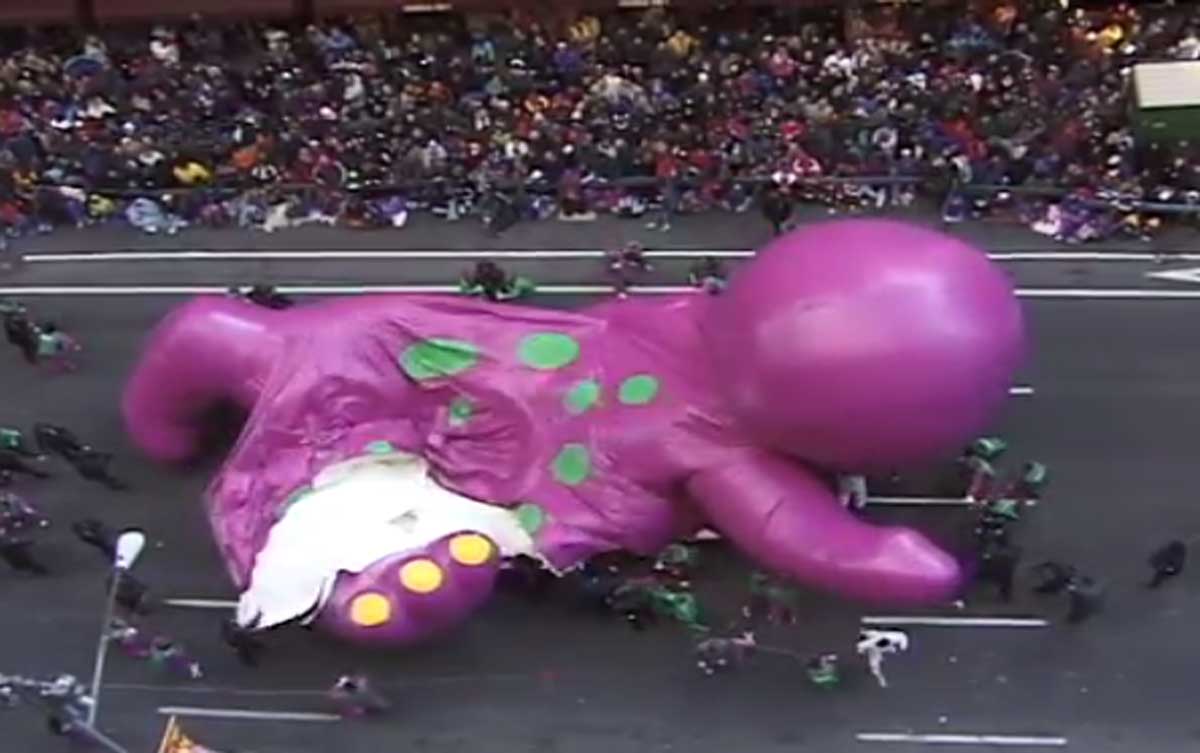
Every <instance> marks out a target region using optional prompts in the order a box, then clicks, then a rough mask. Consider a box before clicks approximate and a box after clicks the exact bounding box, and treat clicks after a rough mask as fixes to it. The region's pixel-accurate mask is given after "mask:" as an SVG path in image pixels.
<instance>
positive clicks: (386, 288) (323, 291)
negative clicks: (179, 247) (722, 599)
mask: <svg viewBox="0 0 1200 753" xmlns="http://www.w3.org/2000/svg"><path fill="white" fill-rule="evenodd" d="M228 289H229V285H161V286H160V285H63V286H36V285H35V286H29V287H3V288H0V295H3V296H35V297H40V296H105V295H110V296H139V295H140V296H150V295H206V294H212V293H221V294H223V293H225V292H226V291H227V290H228ZM278 290H279V292H281V293H288V294H293V295H360V294H367V293H457V292H458V286H457V285H429V284H420V285H280V286H279V287H278ZM629 292H630V293H632V294H635V295H667V294H676V293H694V292H696V289H695V288H693V287H691V286H689V285H641V286H634V287H631V288H630V289H629ZM610 293H612V286H611V285H543V286H539V287H538V289H537V294H538V295H608V294H610ZM1017 296H1018V297H1020V298H1062V299H1083V300H1109V299H1128V300H1160V299H1161V300H1194V299H1198V298H1200V290H1158V289H1150V288H1110V289H1105V288H1018V289H1017Z"/></svg>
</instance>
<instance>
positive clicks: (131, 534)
mask: <svg viewBox="0 0 1200 753" xmlns="http://www.w3.org/2000/svg"><path fill="white" fill-rule="evenodd" d="M145 546H146V534H144V533H142V532H141V531H139V530H136V529H129V530H126V531H122V532H121V535H120V536H118V537H117V542H116V546H115V547H114V553H113V561H112V577H111V578H110V579H109V584H108V596H107V598H106V600H105V603H104V622H102V623H100V642H99V644H98V645H97V646H96V665H95V668H94V669H93V670H92V691H91V695H92V703H91V705H90V706H89V707H88V712H87V723H88V726H89V727H94V726H95V724H96V713H97V712H98V711H99V709H100V680H101V678H102V677H103V676H104V659H105V657H106V656H107V655H108V642H109V633H110V632H111V629H112V618H113V611H114V609H115V608H116V602H117V590H118V589H119V588H120V587H121V576H122V575H124V574H125V573H126V572H127V571H128V570H129V569H130V568H131V567H133V563H134V562H136V561H137V558H138V555H140V554H141V553H142V549H143V548H144V547H145Z"/></svg>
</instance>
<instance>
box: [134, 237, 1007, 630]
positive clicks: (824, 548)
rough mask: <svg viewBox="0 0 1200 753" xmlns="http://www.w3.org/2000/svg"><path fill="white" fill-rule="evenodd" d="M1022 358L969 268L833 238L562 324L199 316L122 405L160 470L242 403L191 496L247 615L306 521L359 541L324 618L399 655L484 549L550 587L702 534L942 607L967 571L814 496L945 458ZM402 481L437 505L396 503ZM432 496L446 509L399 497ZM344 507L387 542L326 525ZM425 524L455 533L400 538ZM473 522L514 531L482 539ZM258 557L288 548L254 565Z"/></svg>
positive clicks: (939, 241)
mask: <svg viewBox="0 0 1200 753" xmlns="http://www.w3.org/2000/svg"><path fill="white" fill-rule="evenodd" d="M1024 351H1025V334H1024V325H1023V321H1022V315H1021V310H1020V306H1019V303H1018V301H1017V299H1016V297H1015V294H1014V291H1013V289H1012V287H1011V285H1010V283H1009V281H1008V279H1007V277H1006V276H1005V274H1004V273H1003V272H1002V271H1000V270H999V269H997V268H996V267H995V266H994V265H992V264H991V263H990V262H989V261H988V259H987V258H986V257H985V256H984V255H983V254H982V253H980V252H979V251H978V250H976V249H974V248H971V247H970V246H968V245H966V244H964V243H963V242H961V241H959V240H956V239H953V238H951V237H948V236H945V235H943V234H940V233H937V232H935V231H932V230H928V229H924V228H920V227H916V226H911V225H908V224H903V223H896V222H890V221H878V220H849V221H835V222H828V223H821V224H816V225H811V226H808V227H805V228H801V229H799V230H797V231H795V232H792V233H789V234H787V235H784V236H781V237H779V238H777V239H776V240H774V241H773V242H771V243H770V244H769V245H767V246H766V247H765V248H763V249H762V250H761V251H760V252H759V254H758V255H757V256H756V257H755V258H754V259H753V260H751V261H749V262H748V263H747V264H745V265H744V266H743V267H742V268H741V269H739V270H738V271H737V273H736V274H735V275H733V277H732V279H731V281H730V284H729V287H728V289H727V290H726V291H725V293H724V294H722V295H721V296H709V295H702V294H685V295H678V296H643V297H634V298H632V299H627V300H619V301H618V300H614V301H611V302H606V303H601V304H599V305H595V306H591V307H588V308H584V309H581V310H577V311H571V312H564V311H555V310H547V309H538V308H529V307H521V306H517V305H513V304H492V303H489V302H486V301H477V300H472V299H468V298H462V297H450V296H362V297H354V298H342V299H333V300H327V301H322V302H317V303H313V304H310V305H304V306H298V307H295V308H292V309H289V310H285V311H271V310H267V309H263V308H259V307H255V306H253V305H251V304H248V303H246V302H244V301H240V300H236V299H231V298H220V297H206V298H199V299H196V300H193V301H191V302H189V303H187V304H185V305H183V306H181V307H180V308H178V309H177V310H175V311H174V312H172V313H171V314H170V315H169V316H168V317H167V318H166V319H165V321H163V322H162V323H161V324H160V325H159V327H158V328H157V329H156V330H155V332H154V333H153V334H152V336H151V337H150V339H149V342H148V344H147V346H146V350H145V354H144V356H143V357H142V360H141V362H140V363H139V364H138V366H137V368H136V370H135V372H134V374H133V376H132V378H131V381H130V382H129V384H128V386H127V390H126V394H125V397H124V404H123V410H124V416H125V420H126V424H127V427H128V430H129V432H130V433H131V435H132V437H133V438H134V440H135V441H136V442H137V443H138V444H139V445H140V447H142V448H143V449H144V450H145V452H147V453H148V454H149V455H151V456H153V457H155V458H157V459H160V460H163V461H178V460H183V459H186V458H188V457H190V456H192V455H193V454H194V453H195V452H197V451H198V449H199V446H200V440H201V438H202V437H203V436H204V433H205V415H206V414H207V413H208V412H209V410H210V409H212V408H213V407H215V406H217V405H219V404H222V403H232V404H235V405H237V406H239V407H240V408H241V409H243V410H244V411H245V412H246V414H247V419H246V422H245V426H244V428H243V430H242V433H241V436H240V438H239V440H238V441H237V443H236V446H235V447H234V448H233V450H232V452H231V453H230V456H229V458H228V460H227V462H226V463H225V465H224V466H223V468H222V469H221V470H220V472H219V474H218V475H217V477H216V479H215V480H214V481H213V483H212V485H211V487H210V488H209V490H208V492H207V495H206V496H207V505H208V515H209V519H210V521H211V523H212V527H213V530H214V532H215V536H216V539H217V542H218V544H219V546H220V550H221V553H222V555H223V557H224V559H225V561H226V563H227V565H228V569H229V571H230V573H231V575H232V577H233V580H234V582H235V584H236V585H237V586H238V587H239V589H242V590H243V591H244V592H247V593H249V592H250V591H253V590H254V589H255V588H258V587H257V586H255V585H254V581H255V579H256V578H257V577H259V575H258V574H257V573H256V568H258V570H259V571H261V578H260V580H262V581H263V583H265V584H266V585H264V586H262V588H261V589H259V590H260V591H261V592H262V593H263V594H268V593H271V594H274V593H276V592H279V591H280V589H284V590H286V588H285V586H286V584H282V583H280V582H278V581H280V580H286V576H285V575H281V573H285V572H286V567H284V568H283V569H280V568H279V567H275V566H274V565H271V564H270V563H268V562H267V560H270V559H272V557H273V558H274V559H275V560H278V561H279V562H284V563H286V562H293V563H298V562H300V561H301V560H302V559H305V558H309V555H308V554H307V553H302V552H295V551H285V550H286V549H287V547H290V548H291V549H293V550H294V549H296V548H298V547H299V546H300V544H288V543H287V542H289V541H293V540H294V541H299V542H303V541H308V542H309V543H310V544H312V543H313V542H312V537H313V536H315V535H317V534H314V533H312V529H311V526H310V528H308V529H304V526H303V525H302V524H301V523H300V522H296V524H295V525H293V526H292V528H294V529H295V531H297V532H296V533H294V536H295V537H296V538H295V539H289V538H288V537H289V536H291V535H293V534H291V533H288V531H287V530H285V526H283V525H282V523H284V522H287V521H288V520H289V516H292V515H293V513H292V512H289V510H294V514H295V518H294V519H295V520H296V521H301V520H302V517H301V515H300V511H301V510H302V509H306V510H308V511H309V512H310V517H311V519H312V520H316V521H325V522H324V523H317V524H313V525H318V526H320V525H324V526H325V537H324V541H325V542H326V543H325V544H319V543H318V544H315V545H314V546H317V547H318V548H320V547H322V546H326V545H327V546H328V547H330V548H331V549H347V550H350V549H355V548H356V547H357V544H356V542H355V541H342V540H338V537H343V538H344V537H355V536H359V535H362V536H363V537H364V541H366V539H367V538H371V539H372V543H371V544H370V545H369V546H368V545H366V544H364V545H363V546H362V547H359V548H358V551H357V559H356V557H355V556H353V554H354V553H348V554H347V556H348V557H349V559H350V560H355V562H354V564H353V565H345V564H342V565H339V564H337V563H338V560H336V559H330V561H329V562H327V563H325V565H323V567H326V568H335V569H336V570H337V572H332V573H326V574H325V577H324V578H323V580H321V585H320V595H319V596H318V597H317V598H318V601H317V602H316V606H317V607H318V608H319V609H318V616H317V621H318V624H320V625H322V626H323V627H325V628H326V629H328V630H330V631H332V632H333V633H335V634H338V635H340V636H343V637H346V638H349V639H352V640H357V641H361V642H368V643H377V644H393V643H405V642H410V641H413V640H417V639H419V638H422V637H425V636H428V635H429V634H430V633H433V632H437V631H440V630H443V629H446V628H448V627H450V626H451V625H453V624H454V623H456V622H458V621H460V620H461V619H463V618H465V617H466V616H467V615H468V614H469V613H470V612H471V611H472V610H474V609H475V608H476V607H478V606H479V605H480V604H481V603H483V601H484V600H486V598H487V596H488V595H489V593H490V591H491V588H492V585H493V582H494V579H495V575H496V571H497V569H498V568H499V566H500V563H501V561H502V559H503V557H504V556H507V555H510V554H513V553H516V552H520V551H526V550H527V551H528V552H529V553H531V554H532V555H533V556H536V557H538V558H540V559H542V560H543V561H544V562H545V563H547V565H549V566H550V567H552V568H554V569H556V570H558V571H562V570H565V569H568V568H570V567H572V566H575V565H577V564H579V563H580V562H582V561H583V560H585V559H587V558H589V557H591V556H593V555H596V554H598V553H601V552H607V551H612V550H629V551H633V552H638V553H647V554H648V553H653V552H656V551H658V550H660V549H661V548H663V547H664V546H665V545H667V544H669V543H670V542H672V541H674V540H677V539H678V538H680V537H682V536H686V535H688V534H690V533H693V532H695V531H696V530H697V529H699V528H701V527H704V526H711V527H713V528H715V529H717V530H719V531H720V532H721V533H722V534H723V535H725V536H726V537H727V538H728V539H730V540H731V541H732V542H733V544H735V545H736V546H737V547H739V548H740V549H741V550H742V551H743V552H745V554H746V555H747V556H749V557H750V558H751V559H753V560H754V561H755V562H756V563H757V564H759V565H760V566H762V567H765V568H769V569H771V570H773V571H775V572H777V573H779V574H781V575H784V576H788V577H791V578H794V579H795V580H797V581H799V582H801V583H805V584H808V585H810V586H813V587H816V588H820V589H823V590H826V591H830V592H834V593H837V594H840V595H842V596H845V597H849V598H855V599H862V600H870V601H876V602H888V603H896V604H916V603H930V602H937V601H939V600H944V599H947V598H950V597H952V596H953V595H954V594H955V593H956V592H957V590H958V589H959V587H960V585H961V581H962V578H963V572H962V569H961V566H960V564H959V563H958V562H957V561H956V560H955V558H954V557H952V556H951V555H950V554H948V553H946V552H944V551H943V550H942V549H940V548H939V547H938V546H936V545H935V544H933V543H932V542H931V541H930V540H928V539H927V538H926V537H925V536H923V535H922V534H920V533H918V532H916V531H914V530H911V529H909V528H903V527H882V526H875V525H871V524H869V523H867V522H864V521H862V520H860V519H859V518H857V517H855V515H854V514H852V513H851V512H849V511H846V510H844V509H842V508H841V507H840V506H839V505H838V504H837V501H836V497H835V494H836V492H835V489H834V488H833V487H832V486H831V483H830V482H831V478H832V476H833V474H836V473H839V472H866V471H872V470H890V469H895V468H902V467H904V466H907V465H909V464H914V463H920V462H925V461H929V460H931V459H935V458H938V457H940V456H943V455H944V454H946V453H949V452H952V451H953V450H955V449H957V448H958V447H959V446H961V445H962V444H963V443H965V442H966V441H967V440H969V439H970V438H971V437H972V436H974V435H975V434H976V433H977V432H979V431H981V430H982V429H984V428H985V427H986V425H987V423H988V422H989V420H991V418H992V417H993V416H994V414H995V412H996V410H997V408H998V407H999V406H1000V405H1001V404H1002V402H1003V401H1004V400H1005V398H1006V396H1007V394H1008V389H1009V387H1010V385H1011V381H1012V379H1013V377H1014V374H1015V371H1016V369H1017V368H1018V366H1019V365H1020V363H1021V360H1022V359H1023V357H1024ZM389 464H392V465H389ZM364 467H365V468H368V470H362V468H364ZM405 468H408V469H409V471H405V470H404V469H405ZM413 468H416V469H418V470H419V475H420V476H421V478H422V479H424V481H423V483H426V484H428V485H429V487H431V488H428V489H426V490H425V491H423V492H421V491H413V490H414V489H416V488H417V487H416V486H413V485H414V484H420V483H422V481H420V480H414V479H413V478H412V469H413ZM331 469H334V470H336V471H337V473H336V474H334V476H335V478H333V480H332V481H329V480H325V481H322V476H323V474H326V475H327V474H329V473H330V471H331ZM406 472H407V473H408V474H409V475H408V476H405V475H404V474H405V473H406ZM347 474H349V477H353V478H354V479H357V480H355V481H353V483H355V484H359V486H353V485H351V486H346V485H345V484H346V483H347V482H346V481H345V479H346V478H348V476H347ZM371 474H375V476H371ZM339 479H340V480H339ZM372 479H373V480H372ZM403 479H407V480H403ZM339 484H342V485H341V486H338V485H339ZM372 484H374V486H372ZM432 487H436V488H432ZM393 488H394V489H396V490H398V491H396V492H395V493H394V494H392V493H390V492H388V491H386V490H388V489H393ZM421 488H425V487H421ZM356 489H359V490H361V491H358V492H355V491H354V490H356ZM339 490H340V491H339ZM406 490H407V491H406ZM352 492H353V493H352ZM426 494H427V495H429V496H428V499H430V500H433V499H435V498H437V495H438V494H441V495H444V497H445V498H446V499H450V498H453V499H454V500H461V502H454V503H446V504H445V505H443V503H442V502H428V503H419V504H418V503H415V502H412V503H411V504H406V502H405V500H408V501H409V502H411V501H412V499H414V498H416V497H423V495H426ZM339 495H340V496H339ZM365 496H375V497H381V499H372V500H369V501H368V500H364V497H365ZM389 496H392V497H395V499H389V498H388V497H389ZM480 503H484V504H482V505H481V504H480ZM305 505H308V507H304V506H305ZM388 505H394V506H395V509H394V512H395V515H392V516H391V517H389V515H391V513H392V512H393V510H392V509H391V508H389V507H388ZM434 505H439V507H437V508H436V509H435V507H434ZM455 505H458V507H455ZM360 506H362V507H363V512H362V513H361V514H362V518H363V520H364V521H376V522H378V521H383V523H380V524H379V525H376V524H375V523H372V524H370V525H368V524H367V523H363V524H362V525H361V526H359V528H357V529H356V528H355V527H354V525H349V524H348V525H346V526H341V525H340V524H339V523H338V522H337V520H338V510H339V509H342V510H347V511H350V510H354V511H356V512H353V513H351V512H347V513H346V516H357V515H359V512H357V511H358V510H359V507H360ZM443 508H444V509H451V508H454V509H455V510H461V514H460V513H459V512H455V513H453V514H451V513H445V514H444V515H442V518H443V519H442V520H441V521H440V522H439V524H438V525H436V526H432V527H429V528H427V529H422V528H421V525H422V523H421V521H422V520H423V519H424V518H432V517H436V514H437V513H436V511H437V510H441V509H443ZM481 508H487V510H483V511H482V512H484V513H487V512H491V513H494V514H503V515H506V516H511V519H512V521H513V523H514V527H517V526H519V531H518V532H517V534H513V533H511V531H508V529H507V528H505V526H506V524H505V523H504V522H503V521H497V520H494V519H490V520H489V521H487V522H486V523H485V522H482V521H483V519H484V517H486V515H483V514H481V515H478V516H476V513H475V512H472V511H473V510H474V511H480V510H481ZM497 511H499V512H497ZM475 517H478V518H479V520H480V521H481V522H480V524H479V525H478V526H476V525H474V523H473V520H474V519H475ZM277 524H278V525H277ZM384 524H386V525H396V526H399V527H400V528H398V529H397V530H400V529H403V528H404V526H408V528H406V529H404V530H405V531H407V533H406V534H402V533H398V534H397V536H396V538H395V541H396V542H403V543H402V548H400V549H399V550H397V551H389V550H388V541H390V540H376V539H379V538H380V537H379V536H378V535H376V534H377V533H378V531H379V529H380V525H384ZM301 529H304V530H307V531H309V532H308V533H304V532H303V531H302V530H301ZM368 530H369V531H373V532H375V533H371V534H368V533H366V531H368ZM422 530H428V531H430V532H431V533H430V535H434V536H435V538H434V539H433V540H429V541H423V540H421V539H420V537H421V535H423V534H421V533H420V532H421V531H422ZM356 531H358V533H356ZM498 531H499V532H498ZM518 534H521V535H525V536H527V539H526V540H525V542H524V543H522V542H521V541H518V539H520V538H521V535H518ZM273 536H274V537H275V538H277V539H278V540H279V541H280V542H283V543H282V544H280V545H279V547H278V548H279V549H280V552H279V554H278V555H277V556H276V555H272V557H267V556H266V554H265V553H264V549H267V550H268V551H269V550H270V547H269V546H268V544H269V540H270V539H272V537H273ZM306 536H308V537H309V538H308V539H305V537H306ZM414 537H416V538H414ZM505 537H508V539H509V540H508V541H499V539H501V538H505ZM384 539H386V536H384ZM397 546H401V545H400V544H397ZM380 547H382V548H380ZM376 554H378V555H379V556H378V557H376V559H374V560H373V561H371V562H363V561H362V560H363V559H364V558H366V557H367V556H368V555H369V556H375V555H376ZM310 559H311V558H310ZM259 560H262V563H259ZM288 566H294V567H302V565H299V564H295V565H288ZM272 567H274V568H275V569H274V570H272ZM271 579H274V583H273V584H272V583H268V581H269V580H271ZM314 582H316V581H314ZM306 588H307V586H306ZM272 589H273V590H272ZM306 593H308V592H307V591H306ZM271 598H274V597H271ZM280 598H281V599H282V598H283V597H280ZM308 598H309V599H310V601H311V598H312V597H311V596H310V597H308ZM269 601H270V598H268V596H266V595H264V596H262V602H263V603H264V604H266V603H268V602H269ZM281 603H282V602H281ZM309 606H310V608H311V606H312V605H311V604H310V605H309ZM284 611H288V610H284ZM292 611H295V610H292Z"/></svg>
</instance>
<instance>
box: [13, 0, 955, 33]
mask: <svg viewBox="0 0 1200 753" xmlns="http://www.w3.org/2000/svg"><path fill="white" fill-rule="evenodd" d="M869 1H870V2H872V3H876V4H881V5H882V4H886V3H887V2H895V1H896V0H869ZM909 1H910V2H917V1H920V2H923V4H927V5H949V4H954V3H956V2H960V0H909ZM770 5H775V6H786V7H787V8H789V9H803V8H822V7H834V6H838V5H841V3H840V2H838V0H786V1H782V0H556V1H555V2H554V3H553V7H550V4H548V3H547V2H546V0H170V2H162V0H38V2H17V1H16V0H4V1H3V2H0V26H9V27H12V26H29V25H35V26H37V25H47V26H76V25H82V24H89V23H100V24H120V23H130V22H155V21H179V20H183V19H186V18H190V17H192V16H197V15H198V16H202V17H205V18H216V19H239V18H244V19H248V20H249V19H264V18H280V19H283V18H299V19H308V18H313V17H329V16H340V15H346V14H355V13H373V12H387V13H395V12H401V13H413V14H423V13H451V12H459V13H509V12H512V11H522V12H527V13H537V14H547V13H553V14H557V15H561V14H569V13H573V12H576V13H577V12H602V11H614V10H620V9H648V8H668V7H669V8H672V9H677V10H681V11H684V12H687V11H689V10H704V9H709V8H722V9H730V8H736V7H738V6H770Z"/></svg>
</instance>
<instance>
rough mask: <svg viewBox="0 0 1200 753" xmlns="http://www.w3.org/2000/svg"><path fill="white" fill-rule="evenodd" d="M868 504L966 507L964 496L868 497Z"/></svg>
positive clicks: (966, 502)
mask: <svg viewBox="0 0 1200 753" xmlns="http://www.w3.org/2000/svg"><path fill="white" fill-rule="evenodd" d="M867 504H868V505H880V506H885V507H922V506H924V507H966V506H968V505H970V504H971V503H970V502H968V501H967V500H966V499H965V498H963V497H868V498H867Z"/></svg>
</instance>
